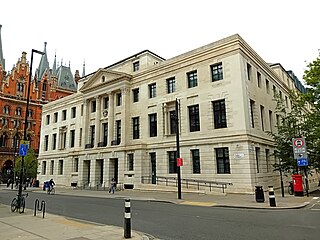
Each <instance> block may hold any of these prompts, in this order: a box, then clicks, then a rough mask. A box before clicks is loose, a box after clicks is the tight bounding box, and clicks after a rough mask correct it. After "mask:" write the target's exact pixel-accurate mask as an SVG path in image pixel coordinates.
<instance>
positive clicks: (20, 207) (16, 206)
mask: <svg viewBox="0 0 320 240" xmlns="http://www.w3.org/2000/svg"><path fill="white" fill-rule="evenodd" d="M27 197H28V193H27V194H21V197H20V196H19V194H18V195H17V197H15V198H14V199H12V202H11V212H15V211H19V213H23V212H24V209H25V207H26V200H25V199H26V198H27Z"/></svg>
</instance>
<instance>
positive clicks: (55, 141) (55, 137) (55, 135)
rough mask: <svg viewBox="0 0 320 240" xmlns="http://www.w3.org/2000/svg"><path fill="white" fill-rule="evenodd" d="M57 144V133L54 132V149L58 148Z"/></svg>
mask: <svg viewBox="0 0 320 240" xmlns="http://www.w3.org/2000/svg"><path fill="white" fill-rule="evenodd" d="M56 146H57V134H56V133H54V134H52V150H56Z"/></svg>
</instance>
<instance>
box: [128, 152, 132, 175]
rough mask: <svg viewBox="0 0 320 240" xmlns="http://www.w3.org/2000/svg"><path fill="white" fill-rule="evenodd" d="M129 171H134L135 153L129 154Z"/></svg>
mask: <svg viewBox="0 0 320 240" xmlns="http://www.w3.org/2000/svg"><path fill="white" fill-rule="evenodd" d="M128 171H133V153H130V154H128Z"/></svg>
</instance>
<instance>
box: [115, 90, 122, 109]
mask: <svg viewBox="0 0 320 240" xmlns="http://www.w3.org/2000/svg"><path fill="white" fill-rule="evenodd" d="M116 96H117V102H116V105H117V106H121V104H122V103H121V102H122V96H121V93H117V95H116Z"/></svg>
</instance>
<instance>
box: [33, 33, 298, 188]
mask: <svg viewBox="0 0 320 240" xmlns="http://www.w3.org/2000/svg"><path fill="white" fill-rule="evenodd" d="M290 73H291V74H289V73H288V72H287V71H286V70H285V69H284V68H283V67H282V66H281V65H280V64H272V65H270V64H267V63H266V62H265V61H264V60H263V59H262V58H261V57H260V56H259V55H258V54H257V53H256V52H255V51H254V50H253V49H252V48H251V47H250V46H249V45H248V44H247V43H246V42H245V41H244V40H243V39H242V38H241V37H240V36H239V35H232V36H230V37H227V38H224V39H222V40H219V41H216V42H213V43H211V44H208V45H206V46H202V47H200V48H197V49H194V50H192V51H189V52H187V53H184V54H181V55H179V56H176V57H174V58H171V59H168V60H165V59H163V58H161V57H159V56H158V55H156V54H154V53H152V52H150V51H148V50H145V51H142V52H140V53H137V54H135V55H133V56H131V57H128V58H126V59H124V60H122V61H120V62H117V63H115V64H112V65H111V66H108V67H105V68H100V69H98V70H97V71H96V72H94V73H92V74H89V75H87V76H85V77H83V78H81V79H80V80H79V84H78V91H77V93H75V94H73V95H71V96H67V97H65V98H64V99H63V100H57V101H54V102H51V103H49V104H47V105H45V106H44V107H43V115H42V128H41V143H40V155H39V159H38V161H39V163H38V164H39V175H38V178H39V180H40V181H41V182H43V181H46V180H48V179H50V178H54V179H55V180H56V182H57V184H58V185H64V186H70V185H75V184H78V186H79V185H81V186H91V187H99V186H107V185H108V184H109V182H110V179H111V178H115V179H116V181H117V182H118V183H123V184H124V186H125V187H139V186H141V185H142V179H147V178H149V179H150V181H151V182H152V183H155V181H156V180H159V179H167V180H168V179H169V180H170V179H171V180H172V179H173V178H174V177H176V176H177V166H176V154H177V152H176V150H177V148H176V131H177V129H178V130H179V133H180V134H179V138H180V141H179V146H180V157H181V158H182V159H183V166H182V167H180V169H181V176H182V178H183V179H189V182H191V180H195V181H200V180H201V181H203V182H206V181H207V182H208V184H209V182H210V181H213V182H225V183H232V185H231V186H228V188H227V191H229V192H253V191H254V188H255V186H256V185H262V186H264V187H266V186H268V185H273V186H275V187H278V186H279V180H278V175H277V173H275V172H273V171H272V170H273V169H272V164H273V163H274V162H275V159H274V157H273V156H272V153H273V151H274V144H273V141H272V138H271V137H270V136H269V135H268V131H271V132H272V131H275V130H276V129H275V123H276V122H277V121H279V116H278V115H277V114H276V112H275V107H276V106H275V105H276V104H275V102H274V101H273V96H274V94H275V93H279V94H280V95H282V97H283V99H284V101H285V102H286V104H287V107H288V108H290V102H289V101H288V93H289V90H291V89H298V88H297V84H298V85H299V87H300V90H301V89H302V90H303V86H302V85H301V83H300V82H299V81H298V80H297V79H294V78H293V77H292V76H294V74H293V73H292V72H290ZM301 86H302V88H301ZM176 100H177V102H178V103H179V107H178V116H179V124H178V126H177V124H176V114H175V113H176V112H175V106H176ZM184 181H185V180H184Z"/></svg>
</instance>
